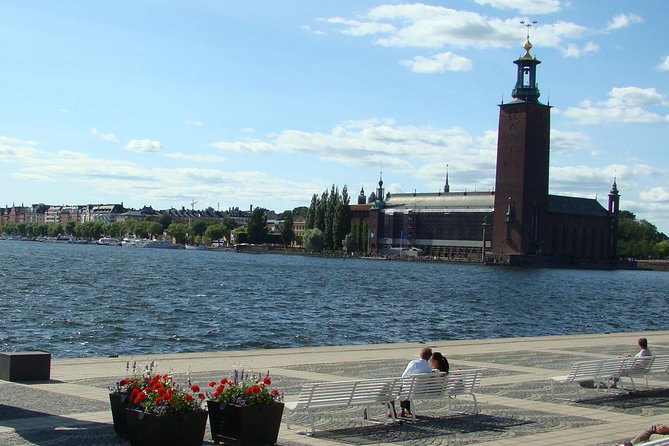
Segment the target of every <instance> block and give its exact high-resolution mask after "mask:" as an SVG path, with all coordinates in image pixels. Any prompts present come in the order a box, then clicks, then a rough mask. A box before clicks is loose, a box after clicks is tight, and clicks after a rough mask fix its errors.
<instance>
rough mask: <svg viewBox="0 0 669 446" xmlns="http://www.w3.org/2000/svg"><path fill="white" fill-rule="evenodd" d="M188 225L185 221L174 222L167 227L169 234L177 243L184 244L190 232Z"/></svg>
mask: <svg viewBox="0 0 669 446" xmlns="http://www.w3.org/2000/svg"><path fill="white" fill-rule="evenodd" d="M188 229H189V227H188V225H187V224H184V223H172V224H171V225H170V226H169V227H168V228H167V231H166V232H167V235H169V236H170V237H172V238H173V239H174V240H175V241H176V243H177V244H183V243H185V241H186V233H187V232H188Z"/></svg>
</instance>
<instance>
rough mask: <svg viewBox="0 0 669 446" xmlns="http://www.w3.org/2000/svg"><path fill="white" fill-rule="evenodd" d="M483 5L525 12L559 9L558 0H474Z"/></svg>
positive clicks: (548, 11) (539, 12) (544, 11)
mask: <svg viewBox="0 0 669 446" xmlns="http://www.w3.org/2000/svg"><path fill="white" fill-rule="evenodd" d="M475 1H476V3H478V4H479V5H483V6H488V5H489V6H492V7H493V8H498V9H515V10H517V11H520V12H523V13H526V14H549V13H551V12H558V11H560V9H561V7H560V0H475Z"/></svg>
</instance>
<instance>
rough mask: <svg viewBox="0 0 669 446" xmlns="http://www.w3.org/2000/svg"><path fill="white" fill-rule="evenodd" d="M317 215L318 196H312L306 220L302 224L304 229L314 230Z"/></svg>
mask: <svg viewBox="0 0 669 446" xmlns="http://www.w3.org/2000/svg"><path fill="white" fill-rule="evenodd" d="M317 215H318V195H316V194H314V195H312V197H311V204H310V205H309V210H308V211H307V218H306V221H305V222H304V229H314V227H315V225H316V216H317Z"/></svg>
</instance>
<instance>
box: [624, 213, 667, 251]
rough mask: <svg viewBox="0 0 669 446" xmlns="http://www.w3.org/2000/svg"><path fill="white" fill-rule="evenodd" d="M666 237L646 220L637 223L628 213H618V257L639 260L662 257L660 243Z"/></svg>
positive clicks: (634, 217)
mask: <svg viewBox="0 0 669 446" xmlns="http://www.w3.org/2000/svg"><path fill="white" fill-rule="evenodd" d="M666 240H667V236H666V235H665V234H663V233H661V232H658V231H657V227H656V226H655V225H653V224H652V223H650V222H648V221H646V220H640V221H638V220H637V219H636V216H635V215H634V214H633V213H632V212H629V211H623V210H621V211H620V214H619V216H618V256H620V257H633V258H639V259H651V258H658V257H662V256H663V255H662V248H663V245H661V243H662V242H663V241H666Z"/></svg>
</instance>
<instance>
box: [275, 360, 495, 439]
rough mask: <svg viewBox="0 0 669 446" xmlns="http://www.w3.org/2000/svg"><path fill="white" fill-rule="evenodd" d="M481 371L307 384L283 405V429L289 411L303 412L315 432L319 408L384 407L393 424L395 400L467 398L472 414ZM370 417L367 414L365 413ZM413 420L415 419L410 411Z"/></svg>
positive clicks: (476, 408) (288, 424) (287, 423)
mask: <svg viewBox="0 0 669 446" xmlns="http://www.w3.org/2000/svg"><path fill="white" fill-rule="evenodd" d="M482 370H484V369H469V370H457V371H455V372H453V373H452V374H451V375H444V374H438V373H425V374H420V375H412V376H408V377H406V378H374V379H358V380H348V381H330V382H319V383H309V384H305V385H303V386H302V389H301V391H300V394H299V396H298V400H297V401H292V402H290V401H287V402H285V408H286V427H287V428H288V429H290V414H291V412H294V411H298V410H303V411H306V412H307V414H308V415H309V426H310V428H311V434H313V433H314V432H315V431H316V428H315V420H314V413H315V412H316V411H318V410H319V409H334V408H337V407H348V406H364V407H365V408H367V407H368V406H370V405H378V404H383V405H385V407H386V409H387V410H388V412H389V413H390V416H391V419H392V422H394V421H395V420H396V418H395V410H394V401H395V400H396V399H400V400H406V399H408V400H411V401H414V400H425V399H436V398H448V399H449V407H450V405H451V400H452V398H455V397H457V396H458V395H469V396H471V397H472V398H473V400H474V408H475V412H476V413H478V403H477V401H476V396H475V395H474V391H475V390H476V389H477V388H478V387H479V385H480V384H481V372H482ZM366 413H367V414H369V411H368V410H367V411H366ZM412 416H413V419H415V418H416V415H415V411H413V410H412Z"/></svg>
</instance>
